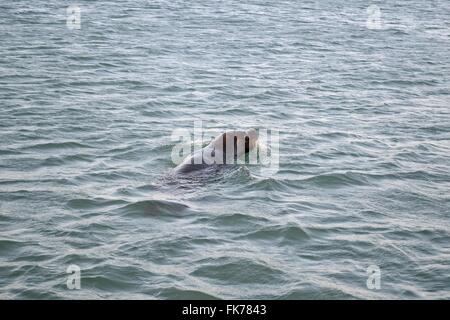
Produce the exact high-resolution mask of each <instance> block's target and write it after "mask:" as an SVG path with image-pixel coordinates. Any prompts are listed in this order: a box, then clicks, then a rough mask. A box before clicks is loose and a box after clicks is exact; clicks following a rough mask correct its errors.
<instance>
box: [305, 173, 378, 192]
mask: <svg viewBox="0 0 450 320" xmlns="http://www.w3.org/2000/svg"><path fill="white" fill-rule="evenodd" d="M301 182H302V183H310V184H314V185H316V186H319V187H325V188H326V187H328V188H334V187H340V186H354V185H357V186H364V185H368V184H369V181H368V179H367V177H366V176H365V175H363V174H361V173H356V172H346V173H330V174H321V175H316V176H314V177H310V178H307V179H304V180H301Z"/></svg>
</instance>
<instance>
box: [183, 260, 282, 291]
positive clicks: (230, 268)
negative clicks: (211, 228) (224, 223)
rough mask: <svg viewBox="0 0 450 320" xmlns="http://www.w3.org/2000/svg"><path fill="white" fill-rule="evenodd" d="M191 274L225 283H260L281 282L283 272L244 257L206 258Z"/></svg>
mask: <svg viewBox="0 0 450 320" xmlns="http://www.w3.org/2000/svg"><path fill="white" fill-rule="evenodd" d="M203 262H204V264H206V265H203V266H200V267H198V268H197V269H196V270H194V271H193V272H191V275H192V276H195V277H201V278H209V279H214V280H217V281H220V282H226V283H227V284H236V285H242V284H262V283H273V282H281V281H282V280H283V276H284V272H283V271H282V270H279V269H276V268H273V267H271V266H269V265H268V264H266V263H263V262H258V261H255V260H251V259H246V258H232V259H231V258H227V257H226V258H220V259H213V260H212V259H207V260H205V261H203Z"/></svg>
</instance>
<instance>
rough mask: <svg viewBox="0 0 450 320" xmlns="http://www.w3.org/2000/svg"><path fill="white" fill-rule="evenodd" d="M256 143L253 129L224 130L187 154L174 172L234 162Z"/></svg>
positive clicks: (255, 134)
mask: <svg viewBox="0 0 450 320" xmlns="http://www.w3.org/2000/svg"><path fill="white" fill-rule="evenodd" d="M257 144H258V133H257V132H256V130H255V129H249V130H247V131H239V130H234V131H227V132H224V133H222V134H221V135H219V136H217V137H216V138H215V139H214V140H212V141H211V143H210V144H208V145H207V146H206V147H204V148H203V149H201V150H198V151H196V152H194V153H193V154H191V155H189V156H187V157H186V158H185V159H184V160H183V162H182V163H180V164H179V165H178V166H177V167H176V168H175V169H174V172H175V173H180V174H185V173H190V172H194V171H198V170H201V169H205V168H211V167H214V166H215V167H217V166H223V165H228V164H234V163H235V159H237V158H239V157H241V156H242V155H244V154H245V153H248V152H250V151H252V150H253V149H255V147H256V146H257Z"/></svg>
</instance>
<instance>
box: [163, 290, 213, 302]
mask: <svg viewBox="0 0 450 320" xmlns="http://www.w3.org/2000/svg"><path fill="white" fill-rule="evenodd" d="M157 296H158V298H160V299H173V300H186V299H189V300H215V299H219V298H218V297H216V296H214V295H211V294H209V293H206V292H202V291H198V290H188V289H182V288H177V287H168V288H163V289H162V290H160V291H159V293H158V294H157Z"/></svg>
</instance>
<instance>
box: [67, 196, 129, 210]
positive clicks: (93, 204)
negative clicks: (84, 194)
mask: <svg viewBox="0 0 450 320" xmlns="http://www.w3.org/2000/svg"><path fill="white" fill-rule="evenodd" d="M124 203H126V201H123V200H108V199H83V198H79V199H72V200H69V201H68V202H67V205H68V206H69V207H70V208H72V209H97V208H104V207H110V206H115V205H121V204H124Z"/></svg>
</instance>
